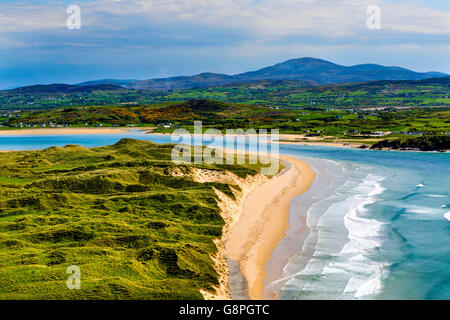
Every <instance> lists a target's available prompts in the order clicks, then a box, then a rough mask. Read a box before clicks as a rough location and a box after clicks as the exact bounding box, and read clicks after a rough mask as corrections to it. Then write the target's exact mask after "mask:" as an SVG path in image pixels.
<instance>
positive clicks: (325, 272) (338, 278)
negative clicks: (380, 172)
mask: <svg viewBox="0 0 450 320" xmlns="http://www.w3.org/2000/svg"><path fill="white" fill-rule="evenodd" d="M381 180H382V178H380V177H378V176H374V175H371V174H368V175H367V176H366V177H365V178H364V179H363V181H362V182H360V183H359V184H354V182H355V181H353V182H349V183H348V185H349V186H351V188H350V190H349V189H348V188H344V189H346V190H347V191H344V192H342V193H339V192H336V193H335V194H334V196H333V197H331V198H330V199H327V200H328V201H330V200H333V199H335V200H336V202H334V203H333V202H332V203H331V204H330V205H329V207H328V208H327V209H326V211H325V213H324V214H323V216H322V217H321V218H320V223H318V225H317V226H315V227H316V228H317V229H316V230H317V232H318V234H319V239H318V242H317V244H316V245H315V248H314V250H315V251H314V254H313V256H312V258H311V259H310V260H309V262H308V264H307V265H306V267H305V268H304V269H302V270H300V271H298V272H297V273H296V274H293V275H292V274H291V275H290V276H289V275H286V274H285V276H287V277H288V278H289V280H287V281H286V284H285V286H284V288H283V290H286V291H291V292H296V291H297V292H298V291H299V290H303V292H307V293H306V294H309V296H308V297H311V298H317V297H319V298H321V297H333V298H344V299H348V298H356V299H359V298H368V297H370V296H372V295H375V294H378V293H379V292H380V291H381V290H382V287H383V286H382V279H383V277H384V276H385V273H386V272H387V271H386V270H384V271H383V269H384V268H383V266H384V265H387V264H386V263H384V262H376V261H373V260H371V259H369V258H368V255H369V254H372V253H374V252H375V250H376V249H377V248H379V247H380V246H381V243H382V241H381V238H383V235H384V223H382V222H380V221H377V220H375V219H372V218H371V217H370V216H368V211H367V209H366V206H367V205H368V204H371V203H373V202H375V201H376V200H377V199H376V196H377V195H379V194H381V193H382V192H383V191H384V190H385V189H384V188H383V187H382V186H381V183H380V182H381ZM352 184H353V186H352ZM348 195H350V196H348ZM342 220H343V223H342ZM342 224H343V226H342V230H341V227H340V226H339V225H342ZM310 227H312V226H310ZM345 230H346V231H347V233H348V235H347V240H348V241H347V243H346V244H345V245H344V246H343V247H341V246H342V245H340V246H339V242H341V243H342V241H345V238H342V240H340V238H339V234H343V235H345ZM335 242H337V243H335ZM305 243H306V242H305ZM334 247H337V248H341V249H338V251H337V252H336V253H333V250H334ZM317 279H320V281H317ZM310 280H312V281H310Z"/></svg>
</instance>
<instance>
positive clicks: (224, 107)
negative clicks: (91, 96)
mask: <svg viewBox="0 0 450 320" xmlns="http://www.w3.org/2000/svg"><path fill="white" fill-rule="evenodd" d="M194 120H202V121H203V126H204V128H205V129H208V128H211V127H212V128H216V129H219V130H222V131H224V130H225V129H235V128H244V129H247V128H255V129H272V128H276V129H280V132H282V133H297V134H303V135H316V136H324V137H336V138H342V139H357V140H364V139H367V138H374V136H376V135H377V134H378V135H380V133H381V135H386V134H389V137H399V136H402V135H414V134H431V135H442V134H445V133H448V132H450V108H448V107H447V108H402V109H397V108H386V109H373V110H361V109H353V110H347V109H345V110H341V109H321V108H317V109H314V110H312V109H310V110H297V109H274V108H269V107H258V106H248V105H241V104H231V103H225V102H218V101H210V100H191V101H187V102H181V103H173V102H170V103H160V104H154V105H145V106H128V107H79V108H55V109H50V110H40V111H24V112H21V113H20V116H14V117H10V118H7V119H4V121H5V122H4V125H5V127H2V128H1V129H11V128H17V127H42V126H43V125H45V126H46V127H49V126H64V125H70V126H99V125H102V126H127V125H135V126H152V127H156V128H157V129H156V130H155V131H156V132H172V131H173V130H174V128H177V127H183V128H187V129H192V125H193V122H194ZM0 121H1V120H0ZM163 124H167V125H166V126H164V125H163Z"/></svg>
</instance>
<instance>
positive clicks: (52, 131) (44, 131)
mask: <svg viewBox="0 0 450 320" xmlns="http://www.w3.org/2000/svg"><path fill="white" fill-rule="evenodd" d="M133 129H134V130H142V131H145V130H148V129H149V128H143V127H135V128H134V127H130V128H128V127H113V128H88V127H79V128H36V129H12V130H0V136H34V135H56V134H58V135H72V134H115V133H124V132H129V131H130V130H133Z"/></svg>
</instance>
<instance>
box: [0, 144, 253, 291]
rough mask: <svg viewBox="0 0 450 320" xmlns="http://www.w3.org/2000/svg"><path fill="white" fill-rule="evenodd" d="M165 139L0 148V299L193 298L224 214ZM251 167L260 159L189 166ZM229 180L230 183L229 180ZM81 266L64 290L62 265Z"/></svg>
mask: <svg viewBox="0 0 450 320" xmlns="http://www.w3.org/2000/svg"><path fill="white" fill-rule="evenodd" d="M172 147H173V145H157V144H154V143H151V142H148V141H138V140H131V139H123V140H121V141H119V142H118V143H116V144H115V145H112V146H106V147H100V148H89V149H88V148H83V147H81V146H75V145H68V146H66V147H62V148H59V147H53V148H48V149H45V150H42V151H21V152H10V153H1V154H0V299H202V295H201V294H200V293H199V289H201V288H203V289H209V290H212V287H211V284H217V283H218V275H217V273H216V271H215V270H214V268H213V262H212V260H211V258H210V255H211V254H214V253H215V252H216V250H217V249H216V246H215V245H214V243H213V239H214V238H217V237H220V236H221V232H222V226H223V224H224V221H223V219H222V218H221V216H220V214H219V208H218V206H217V202H216V195H215V193H214V190H213V187H214V188H217V189H219V190H221V191H223V192H225V193H227V194H229V195H231V196H232V195H233V193H232V192H231V189H230V188H231V186H229V185H227V184H221V183H198V182H195V181H193V179H192V178H191V177H190V176H189V175H185V176H173V175H171V172H172V170H174V169H175V167H176V170H178V171H179V170H181V171H183V172H186V173H189V170H190V168H191V165H182V166H175V165H174V164H173V163H172V162H171V160H170V155H171V150H172ZM198 166H199V167H202V168H208V169H212V170H220V171H223V170H228V171H231V172H234V173H235V174H237V175H238V176H241V177H245V176H247V175H255V174H257V173H258V172H259V169H260V168H259V165H198ZM235 188H237V186H235ZM70 265H76V266H79V267H80V270H81V289H80V290H69V289H68V288H67V286H66V280H67V278H68V277H69V274H67V273H66V269H67V267H68V266H70Z"/></svg>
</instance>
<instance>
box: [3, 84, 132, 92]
mask: <svg viewBox="0 0 450 320" xmlns="http://www.w3.org/2000/svg"><path fill="white" fill-rule="evenodd" d="M117 90H126V88H123V87H120V86H116V85H111V84H98V85H90V86H76V85H70V84H64V83H55V84H37V85H33V86H27V87H20V88H16V89H12V90H8V91H7V92H8V94H70V93H91V92H94V91H117Z"/></svg>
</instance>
